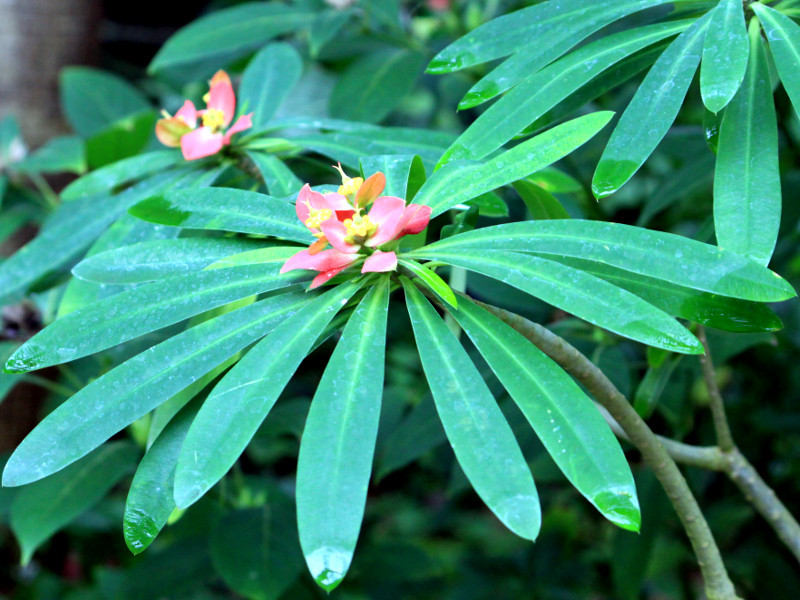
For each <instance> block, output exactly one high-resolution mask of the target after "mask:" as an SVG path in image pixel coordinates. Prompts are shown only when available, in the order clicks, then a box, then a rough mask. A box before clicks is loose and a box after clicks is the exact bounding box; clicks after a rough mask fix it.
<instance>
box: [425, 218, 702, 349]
mask: <svg viewBox="0 0 800 600" xmlns="http://www.w3.org/2000/svg"><path fill="white" fill-rule="evenodd" d="M544 222H547V221H544ZM465 235H466V234H465ZM449 239H453V238H449ZM430 248H433V247H432V246H429V247H428V248H425V249H424V250H422V251H417V252H415V253H414V254H415V256H423V257H424V258H430V259H434V260H438V261H442V262H446V263H447V264H451V265H454V266H457V267H463V268H465V269H469V270H470V271H475V272H476V273H481V274H483V275H486V276H487V277H492V278H493V279H497V280H498V281H502V282H503V283H507V284H508V285H511V286H513V287H515V288H517V289H519V290H522V291H523V292H526V293H528V294H531V295H533V296H535V297H537V298H540V299H541V300H544V301H545V302H547V303H548V304H551V305H553V306H556V307H558V308H560V309H562V310H565V311H566V312H568V313H572V314H574V315H575V316H577V317H580V318H581V319H584V320H586V321H588V322H590V323H594V324H595V325H598V326H600V327H603V328H605V329H608V330H609V331H613V332H614V333H617V334H619V335H622V336H624V337H627V338H630V339H633V340H637V341H639V342H642V343H644V344H648V345H650V346H655V347H657V348H664V349H666V350H672V351H673V352H682V353H686V354H702V353H703V346H702V345H701V344H700V342H699V341H698V340H697V339H696V338H695V337H694V336H693V335H692V334H691V333H689V331H688V330H687V329H686V328H685V327H684V326H683V325H681V324H680V323H678V322H677V321H675V320H674V319H673V318H671V317H669V316H668V315H666V314H665V313H663V312H662V311H660V310H658V309H657V308H656V307H654V306H653V305H651V304H648V303H647V302H644V301H643V300H641V299H640V298H639V297H637V296H634V295H633V294H631V293H629V292H627V291H625V290H623V289H621V288H618V287H616V286H614V285H611V284H610V283H608V282H606V281H604V280H602V279H598V278H596V277H594V276H592V275H589V274H587V273H584V272H583V271H579V270H577V269H572V268H570V267H567V266H565V265H562V264H560V263H557V262H553V261H550V260H546V259H543V258H539V257H536V256H530V255H525V254H517V253H516V252H503V251H497V250H486V249H484V248H480V249H478V248H469V249H462V248H460V249H459V250H458V251H452V250H449V251H448V250H440V249H435V248H434V249H430Z"/></svg>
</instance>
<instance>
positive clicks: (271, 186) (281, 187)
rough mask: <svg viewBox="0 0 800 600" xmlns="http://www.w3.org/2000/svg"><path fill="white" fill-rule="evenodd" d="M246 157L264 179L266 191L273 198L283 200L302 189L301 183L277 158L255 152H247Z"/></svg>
mask: <svg viewBox="0 0 800 600" xmlns="http://www.w3.org/2000/svg"><path fill="white" fill-rule="evenodd" d="M247 156H249V157H250V160H252V161H253V163H254V164H255V165H256V167H257V168H258V172H259V173H261V177H263V178H264V184H265V185H266V186H267V191H269V193H270V194H272V195H273V196H276V197H278V198H283V197H284V196H289V195H292V194H296V193H297V192H299V191H300V188H301V187H303V182H302V181H300V179H298V178H297V175H295V174H294V173H292V170H291V169H290V168H289V167H287V166H286V164H285V163H284V162H283V161H282V160H280V159H279V158H276V157H275V156H272V155H271V154H266V153H265V152H255V151H253V152H248V153H247Z"/></svg>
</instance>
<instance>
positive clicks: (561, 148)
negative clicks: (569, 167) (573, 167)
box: [414, 111, 613, 217]
mask: <svg viewBox="0 0 800 600" xmlns="http://www.w3.org/2000/svg"><path fill="white" fill-rule="evenodd" d="M612 116H613V113H611V112H607V111H601V112H595V113H591V114H588V115H584V116H582V117H579V118H577V119H573V120H572V121H568V122H566V123H563V124H562V125H559V126H558V127H554V128H553V129H550V130H549V131H546V132H544V133H542V134H541V135H538V136H536V137H534V138H532V139H530V140H527V141H525V142H523V143H521V144H519V145H518V146H515V147H514V148H512V149H511V150H507V151H506V152H503V153H502V154H499V155H498V156H496V157H494V158H492V159H491V160H489V161H488V162H486V163H485V164H482V165H479V164H476V163H474V162H472V163H471V162H467V163H461V162H460V161H459V162H458V163H455V164H453V165H452V166H451V165H447V166H449V167H450V168H447V169H440V170H438V171H436V172H435V173H434V174H433V175H431V177H430V179H428V180H427V181H426V182H425V184H424V185H423V186H422V188H421V189H420V190H419V193H418V194H417V196H416V198H415V199H414V202H416V203H417V204H424V205H427V206H431V207H433V216H434V217H435V216H436V215H439V214H441V213H443V212H444V211H446V210H448V209H450V208H453V207H454V206H456V205H457V204H461V203H463V202H466V201H468V200H471V199H473V198H475V197H477V196H480V195H481V194H485V193H486V192H490V191H492V190H494V189H497V188H499V187H501V186H504V185H507V184H509V183H513V182H514V181H517V180H519V179H522V178H524V177H526V176H527V175H530V174H531V173H534V172H536V171H538V170H539V169H542V168H544V167H546V166H548V165H551V164H552V163H554V162H556V161H557V160H559V159H561V158H563V157H564V156H566V155H567V154H569V153H570V152H572V151H573V150H575V148H577V147H579V146H581V145H582V144H585V143H586V142H587V141H588V140H590V139H591V138H592V137H593V136H594V135H595V134H596V133H597V132H598V131H600V130H601V129H602V128H603V127H605V125H606V124H607V123H608V122H609V120H610V119H611V117H612Z"/></svg>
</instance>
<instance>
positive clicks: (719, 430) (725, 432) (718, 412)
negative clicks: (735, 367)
mask: <svg viewBox="0 0 800 600" xmlns="http://www.w3.org/2000/svg"><path fill="white" fill-rule="evenodd" d="M696 333H697V339H699V340H700V343H701V344H703V348H704V349H705V351H706V353H705V354H703V355H702V356H700V364H701V365H702V366H703V379H704V380H705V382H706V389H707V390H708V397H709V408H711V415H712V417H713V420H714V432H715V433H716V436H717V445H718V446H719V447H720V450H722V451H723V452H731V451H733V450H735V449H736V444H734V442H733V435H731V428H730V427H729V426H728V418H727V416H725V402H724V401H723V400H722V394H721V393H720V391H719V384H717V373H716V371H715V370H714V363H713V361H712V360H711V350H710V349H709V347H708V340H707V339H706V330H705V327H703V326H702V325H699V326H698V327H697V332H696Z"/></svg>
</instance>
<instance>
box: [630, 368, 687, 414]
mask: <svg viewBox="0 0 800 600" xmlns="http://www.w3.org/2000/svg"><path fill="white" fill-rule="evenodd" d="M680 359H681V357H680V356H674V355H667V358H666V360H664V361H663V362H662V363H661V364H659V365H657V366H652V365H651V366H649V367H648V368H647V373H645V374H644V377H643V378H642V381H641V382H640V383H639V386H638V387H637V388H636V395H635V396H634V398H633V407H634V408H635V409H636V412H637V413H639V416H640V417H642V418H643V419H649V418H650V417H651V416H652V414H653V411H654V410H655V408H656V406H657V405H658V401H659V400H660V399H661V394H663V393H664V388H666V387H667V384H668V383H669V380H670V377H671V376H672V372H673V371H674V370H675V367H676V366H677V365H678V362H679V361H680Z"/></svg>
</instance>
